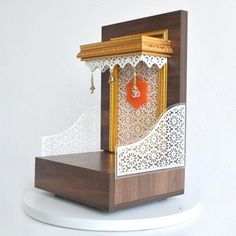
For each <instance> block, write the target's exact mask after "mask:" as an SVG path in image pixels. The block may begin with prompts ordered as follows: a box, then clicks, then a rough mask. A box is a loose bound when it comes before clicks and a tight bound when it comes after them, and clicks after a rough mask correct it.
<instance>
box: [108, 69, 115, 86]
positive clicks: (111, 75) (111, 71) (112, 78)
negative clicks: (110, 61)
mask: <svg viewBox="0 0 236 236" xmlns="http://www.w3.org/2000/svg"><path fill="white" fill-rule="evenodd" d="M114 81H115V79H114V76H113V70H111V69H110V75H109V80H108V83H109V84H110V83H113V82H114Z"/></svg>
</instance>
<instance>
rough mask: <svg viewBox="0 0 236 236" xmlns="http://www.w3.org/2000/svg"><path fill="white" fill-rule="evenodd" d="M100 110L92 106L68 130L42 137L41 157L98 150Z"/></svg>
mask: <svg viewBox="0 0 236 236" xmlns="http://www.w3.org/2000/svg"><path fill="white" fill-rule="evenodd" d="M98 117H100V110H99V107H97V106H93V107H91V108H90V109H88V110H87V111H86V112H84V113H83V114H82V115H81V116H80V117H79V119H78V120H77V121H76V122H75V123H74V124H73V125H72V126H71V127H70V128H68V129H66V130H65V131H63V132H60V133H58V134H54V135H49V136H44V137H42V155H43V156H49V155H60V154H71V153H80V152H92V151H98V150H100V123H99V122H100V119H98Z"/></svg>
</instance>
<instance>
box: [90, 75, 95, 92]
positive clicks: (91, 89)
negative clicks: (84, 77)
mask: <svg viewBox="0 0 236 236" xmlns="http://www.w3.org/2000/svg"><path fill="white" fill-rule="evenodd" d="M94 90H95V86H94V78H93V72H92V73H91V85H90V93H91V94H93V93H94Z"/></svg>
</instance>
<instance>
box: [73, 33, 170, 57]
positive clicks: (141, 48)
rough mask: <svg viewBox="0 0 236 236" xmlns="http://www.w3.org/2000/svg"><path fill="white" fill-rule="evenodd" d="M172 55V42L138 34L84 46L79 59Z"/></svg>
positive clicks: (81, 47)
mask: <svg viewBox="0 0 236 236" xmlns="http://www.w3.org/2000/svg"><path fill="white" fill-rule="evenodd" d="M154 35H155V34H154ZM157 35H158V34H157ZM172 53H173V50H172V48H171V41H169V40H167V39H163V38H158V37H156V36H148V35H146V34H138V35H130V36H125V37H119V38H114V39H112V40H109V41H104V42H100V43H92V44H87V45H82V46H80V53H79V54H78V55H77V57H78V58H81V60H83V61H87V60H95V59H101V58H110V57H118V56H129V55H133V54H139V55H140V54H148V55H155V56H166V57H170V56H171V54H172Z"/></svg>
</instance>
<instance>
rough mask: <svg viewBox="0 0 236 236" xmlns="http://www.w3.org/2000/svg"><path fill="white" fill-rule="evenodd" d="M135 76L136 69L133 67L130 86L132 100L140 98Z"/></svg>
mask: <svg viewBox="0 0 236 236" xmlns="http://www.w3.org/2000/svg"><path fill="white" fill-rule="evenodd" d="M136 78H137V74H136V68H135V67H134V77H133V86H132V97H133V98H137V97H139V96H140V92H139V90H138V88H137V81H136Z"/></svg>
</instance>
